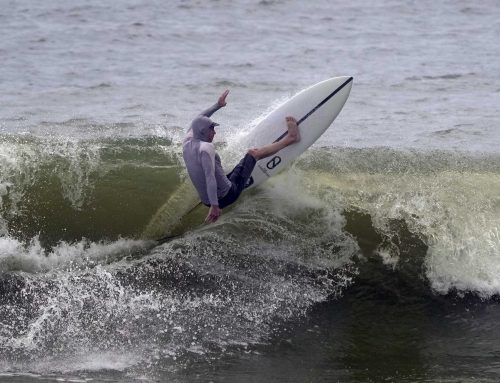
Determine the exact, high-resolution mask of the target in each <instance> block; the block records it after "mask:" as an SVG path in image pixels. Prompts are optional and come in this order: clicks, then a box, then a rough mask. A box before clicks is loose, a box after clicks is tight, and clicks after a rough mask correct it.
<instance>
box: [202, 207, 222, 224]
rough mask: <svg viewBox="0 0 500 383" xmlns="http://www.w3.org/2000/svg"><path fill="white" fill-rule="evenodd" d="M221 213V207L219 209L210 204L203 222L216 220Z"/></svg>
mask: <svg viewBox="0 0 500 383" xmlns="http://www.w3.org/2000/svg"><path fill="white" fill-rule="evenodd" d="M221 214H222V209H219V207H218V206H211V207H210V210H209V211H208V215H207V218H206V219H205V223H214V222H215V221H217V220H218V219H219V217H220V215H221Z"/></svg>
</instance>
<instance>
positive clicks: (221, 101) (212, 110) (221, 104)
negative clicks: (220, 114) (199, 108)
mask: <svg viewBox="0 0 500 383" xmlns="http://www.w3.org/2000/svg"><path fill="white" fill-rule="evenodd" d="M228 94H229V89H226V90H225V91H224V93H222V94H221V95H220V97H219V99H218V100H217V102H216V103H215V104H214V105H212V106H211V107H210V108H208V109H206V110H204V111H203V112H201V113H200V115H202V116H206V117H210V116H211V115H212V114H214V113H215V112H217V111H218V110H219V109H220V108H223V107H225V106H226V105H227V103H226V97H227V95H228Z"/></svg>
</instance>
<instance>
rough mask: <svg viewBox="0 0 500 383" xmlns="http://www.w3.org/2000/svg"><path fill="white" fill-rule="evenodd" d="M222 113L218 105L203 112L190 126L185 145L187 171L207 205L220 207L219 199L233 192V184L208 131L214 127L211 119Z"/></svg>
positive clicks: (184, 154)
mask: <svg viewBox="0 0 500 383" xmlns="http://www.w3.org/2000/svg"><path fill="white" fill-rule="evenodd" d="M219 109H220V106H219V105H218V104H215V105H214V106H212V107H211V108H209V109H207V110H205V111H204V112H202V113H201V114H200V115H199V116H198V117H196V118H195V119H194V120H193V122H192V123H191V127H190V128H189V130H188V133H187V136H186V138H185V139H184V142H183V144H182V146H183V151H182V154H183V157H184V162H185V164H186V168H187V171H188V174H189V177H190V178H191V181H192V182H193V184H194V187H195V188H196V190H197V191H198V194H199V196H200V199H201V201H202V202H203V203H204V204H205V205H210V206H219V201H218V200H219V199H220V198H222V197H224V196H225V195H226V194H227V193H228V192H229V189H230V188H231V181H229V179H228V178H227V177H226V174H225V173H224V170H223V169H222V165H221V161H220V157H219V155H218V154H217V153H215V147H214V145H213V144H212V143H211V142H208V135H209V129H210V128H211V126H212V125H213V124H214V122H213V121H212V120H210V118H209V117H210V116H211V115H212V114H214V113H215V112H216V111H217V110H219Z"/></svg>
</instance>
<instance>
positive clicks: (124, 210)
mask: <svg viewBox="0 0 500 383" xmlns="http://www.w3.org/2000/svg"><path fill="white" fill-rule="evenodd" d="M0 150H1V152H0V166H1V168H0V171H1V186H0V188H1V189H0V190H1V196H2V199H1V206H0V210H1V217H0V218H1V237H0V291H1V293H0V322H1V323H0V324H1V326H0V328H1V329H0V351H1V352H2V354H3V355H5V358H4V360H3V361H2V363H4V364H6V365H7V367H6V369H7V370H8V371H11V372H12V371H14V372H15V371H25V370H26V368H27V367H26V366H29V369H30V371H38V372H42V373H43V372H53V371H61V370H58V367H57V366H60V365H63V366H64V369H65V371H66V372H67V371H76V370H92V369H97V370H100V371H102V370H105V369H107V368H109V369H113V370H123V371H126V373H130V372H131V371H132V372H133V374H134V376H140V375H141V374H150V373H151V371H157V372H158V371H160V372H161V373H162V374H164V373H165V371H170V369H172V368H174V369H175V368H179V366H184V367H186V366H188V365H189V364H190V363H195V361H196V360H198V358H202V359H204V360H206V359H207V358H208V359H210V358H212V357H214V355H220V353H221V352H222V353H226V352H229V351H228V350H235V349H241V350H245V349H246V348H247V347H249V346H250V345H253V344H258V343H261V342H266V340H267V339H269V338H270V337H272V336H273V334H276V332H277V331H282V330H283V326H284V325H285V324H286V323H288V322H289V321H293V320H295V319H297V318H301V317H303V316H304V315H305V314H306V313H307V312H308V310H310V309H311V307H313V306H314V305H316V304H317V303H319V302H324V301H326V300H328V299H336V298H337V297H339V296H341V295H342V294H343V293H344V292H345V291H346V288H348V287H350V286H352V285H353V284H357V285H358V287H361V286H369V285H370V284H371V283H374V281H375V280H377V279H378V278H379V277H380V275H379V269H380V268H379V266H374V262H375V263H377V264H379V265H380V264H382V265H383V267H384V268H385V269H387V270H392V271H393V272H394V273H396V274H397V276H398V278H400V279H402V280H404V281H405V283H406V284H407V285H410V286H412V288H413V289H417V290H419V291H420V292H421V293H422V294H431V295H435V294H438V295H439V294H450V293H452V294H457V295H459V296H465V295H475V296H478V297H481V298H492V297H495V296H497V295H498V294H499V293H500V285H499V283H500V278H498V275H500V272H499V271H500V270H499V268H500V262H499V261H498V255H499V253H500V234H499V231H498V230H499V227H500V199H499V195H498V190H500V161H499V159H500V158H499V157H498V155H482V154H477V155H471V154H465V153H459V152H442V151H411V150H409V151H402V150H393V149H388V148H383V147H381V148H372V149H339V148H330V147H324V148H316V149H311V150H309V151H308V152H307V153H306V154H305V155H304V156H303V157H301V159H300V160H299V161H297V162H296V163H295V164H294V165H293V167H292V168H290V169H289V170H287V171H286V172H285V173H283V174H282V175H280V176H277V177H275V178H273V179H271V180H269V181H268V182H267V183H266V184H264V185H263V186H262V187H260V188H258V189H257V190H252V191H249V192H248V193H247V194H245V195H244V196H242V198H241V200H240V201H239V202H238V203H237V204H235V205H234V206H233V207H231V208H229V209H225V211H224V214H223V216H222V218H221V219H220V220H219V221H218V222H217V223H216V224H213V225H209V226H199V223H200V222H202V221H203V218H204V215H205V214H206V211H205V209H204V208H198V209H195V210H194V211H192V212H190V213H189V214H188V216H187V217H184V218H183V217H182V216H183V215H184V213H185V212H186V211H189V210H190V208H189V207H190V206H191V205H192V202H193V195H192V194H190V193H191V192H192V190H191V191H190V188H189V187H188V186H186V185H188V184H186V175H185V171H184V169H183V166H182V162H181V160H180V156H179V153H180V147H179V145H174V144H172V142H171V141H170V140H168V139H163V138H154V137H144V138H130V139H105V140H80V141H71V140H68V139H60V140H59V141H58V140H54V139H50V140H49V139H44V138H35V137H31V136H26V137H19V136H16V137H15V138H13V137H12V136H6V137H4V139H3V140H2V144H1V145H0ZM221 156H222V158H223V162H224V163H228V164H232V163H235V162H236V161H237V159H238V158H237V156H236V155H234V154H232V153H231V152H230V151H228V150H225V149H224V148H221ZM181 218H182V219H181ZM174 232H175V233H177V234H179V235H178V236H176V237H175V238H173V239H172V240H170V241H168V242H166V243H163V244H158V243H157V242H155V241H154V240H155V239H158V238H159V237H161V236H165V235H167V236H168V235H171V234H172V233H174ZM285 327H286V325H285ZM61 361H63V362H62V363H61ZM152 365H153V366H155V368H153V369H151V368H150V367H151V366H152ZM4 367H5V366H4ZM65 371H61V372H65ZM162 376H165V375H162Z"/></svg>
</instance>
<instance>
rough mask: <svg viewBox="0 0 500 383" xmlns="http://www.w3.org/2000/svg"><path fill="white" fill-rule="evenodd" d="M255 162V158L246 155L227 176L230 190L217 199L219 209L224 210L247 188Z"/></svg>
mask: <svg viewBox="0 0 500 383" xmlns="http://www.w3.org/2000/svg"><path fill="white" fill-rule="evenodd" d="M256 162H257V161H256V160H255V158H253V157H252V156H251V155H250V154H248V153H247V154H246V155H245V157H243V158H242V160H241V161H240V162H239V163H238V165H236V166H235V167H234V169H233V170H232V171H231V172H230V173H229V174H228V175H227V178H229V181H231V188H230V189H229V191H228V192H227V194H226V195H225V196H224V197H222V198H219V208H221V209H224V208H225V207H226V206H229V205H231V204H232V203H233V202H235V201H236V200H237V199H238V197H239V196H240V194H241V193H242V192H243V190H245V188H246V187H247V186H249V180H250V176H251V175H252V172H253V168H254V167H255V163H256Z"/></svg>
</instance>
